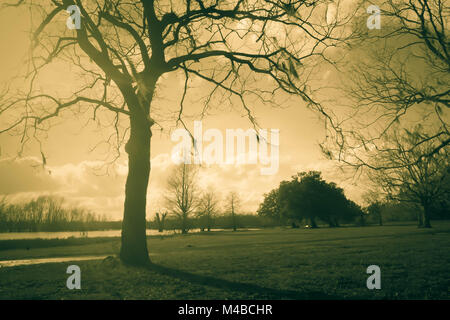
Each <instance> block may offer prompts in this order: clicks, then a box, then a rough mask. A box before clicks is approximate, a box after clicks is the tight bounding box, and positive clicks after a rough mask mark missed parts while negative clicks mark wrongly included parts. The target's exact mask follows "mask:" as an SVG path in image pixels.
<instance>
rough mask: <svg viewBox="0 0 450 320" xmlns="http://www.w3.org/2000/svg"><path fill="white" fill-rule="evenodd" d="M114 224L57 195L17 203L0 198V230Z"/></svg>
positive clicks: (92, 226) (60, 229) (74, 227)
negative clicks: (71, 205)
mask: <svg viewBox="0 0 450 320" xmlns="http://www.w3.org/2000/svg"><path fill="white" fill-rule="evenodd" d="M115 224H117V223H114V222H112V223H111V222H107V221H106V219H105V218H104V217H103V216H100V215H98V214H95V213H93V212H92V211H90V210H87V209H84V208H80V207H69V206H67V205H66V204H65V201H64V198H60V197H55V196H40V197H38V198H35V199H32V200H29V201H27V202H21V203H10V202H8V201H7V199H6V197H3V198H2V199H0V232H22V231H30V232H37V231H75V230H76V231H79V230H81V231H83V230H86V231H87V230H98V229H102V228H104V229H109V228H113V227H114V225H115ZM119 227H120V226H119Z"/></svg>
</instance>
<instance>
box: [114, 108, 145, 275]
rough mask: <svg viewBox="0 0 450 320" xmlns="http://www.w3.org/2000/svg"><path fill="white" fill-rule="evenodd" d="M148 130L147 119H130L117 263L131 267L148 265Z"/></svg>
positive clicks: (136, 114) (137, 114) (137, 116)
mask: <svg viewBox="0 0 450 320" xmlns="http://www.w3.org/2000/svg"><path fill="white" fill-rule="evenodd" d="M150 139H151V130H150V124H149V122H148V120H147V117H144V116H142V114H141V113H138V112H134V113H132V114H131V116H130V139H129V140H128V142H127V145H126V147H125V150H126V152H127V153H128V177H127V182H126V185H125V208H124V217H123V223H122V246H121V249H120V259H121V260H122V261H123V262H124V263H127V264H131V265H138V266H143V265H148V264H149V263H150V259H149V256H148V251H147V236H146V220H145V210H146V201H147V187H148V180H149V175H150Z"/></svg>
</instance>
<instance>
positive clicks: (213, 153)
mask: <svg viewBox="0 0 450 320" xmlns="http://www.w3.org/2000/svg"><path fill="white" fill-rule="evenodd" d="M269 132H270V134H269ZM171 140H172V141H173V142H178V143H177V144H176V145H175V146H174V147H173V148H172V155H171V159H172V161H173V162H174V163H176V164H180V163H183V162H184V163H186V164H191V163H194V164H208V165H209V164H226V165H232V164H236V165H241V164H258V162H259V163H260V164H261V165H263V166H266V167H263V168H261V169H260V172H261V174H262V175H272V174H276V173H277V172H278V168H279V165H280V158H279V146H280V131H279V129H270V130H267V129H259V130H258V132H257V131H256V130H255V129H248V130H243V129H226V131H225V139H224V136H223V134H222V131H220V130H218V129H207V130H205V131H204V132H203V125H202V122H201V121H194V131H193V134H191V133H189V131H188V130H186V129H181V128H180V129H176V130H175V131H174V132H173V133H172V135H171Z"/></svg>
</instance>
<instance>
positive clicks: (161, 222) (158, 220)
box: [155, 212, 167, 232]
mask: <svg viewBox="0 0 450 320" xmlns="http://www.w3.org/2000/svg"><path fill="white" fill-rule="evenodd" d="M166 217H167V212H161V213H159V212H156V216H155V221H156V224H157V225H158V232H163V231H164V222H165V220H166Z"/></svg>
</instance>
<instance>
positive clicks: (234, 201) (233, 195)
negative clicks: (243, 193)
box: [227, 191, 241, 231]
mask: <svg viewBox="0 0 450 320" xmlns="http://www.w3.org/2000/svg"><path fill="white" fill-rule="evenodd" d="M227 205H228V208H227V209H228V210H229V212H230V218H231V226H232V228H233V231H236V230H237V218H236V211H237V210H239V207H240V205H241V199H240V198H239V195H238V194H237V192H235V191H232V192H230V193H229V194H228V197H227Z"/></svg>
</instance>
